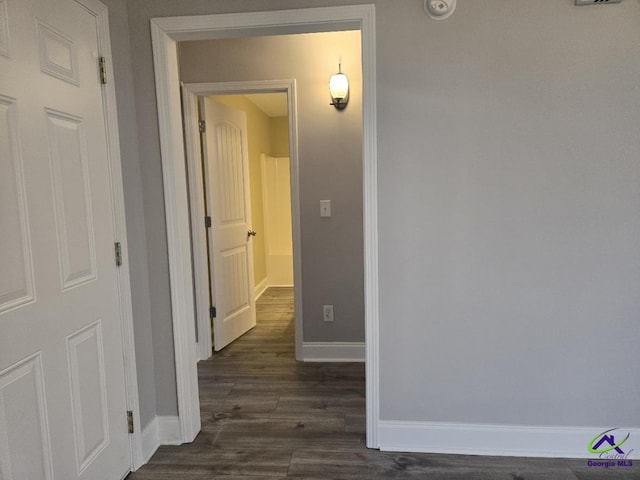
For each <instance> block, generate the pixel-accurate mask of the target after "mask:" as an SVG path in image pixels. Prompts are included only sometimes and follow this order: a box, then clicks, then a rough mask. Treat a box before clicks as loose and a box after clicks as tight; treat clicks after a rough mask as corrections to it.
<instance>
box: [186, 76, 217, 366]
mask: <svg viewBox="0 0 640 480" xmlns="http://www.w3.org/2000/svg"><path fill="white" fill-rule="evenodd" d="M192 96H193V95H191V93H190V92H189V91H188V90H187V89H185V88H184V85H183V89H182V108H183V116H184V118H183V123H184V132H185V140H186V141H185V150H186V156H187V181H188V182H189V208H190V218H191V222H190V223H191V242H192V248H193V255H192V256H191V265H192V267H193V282H194V285H193V288H194V294H195V307H194V308H195V314H196V322H197V325H198V334H197V339H196V343H197V347H196V348H197V355H198V360H206V359H208V358H209V357H211V355H212V353H213V344H212V341H211V318H210V316H209V307H210V298H211V297H210V294H209V267H208V264H207V262H201V261H198V260H197V259H200V258H207V231H206V228H205V227H204V217H205V208H204V193H203V191H202V185H203V173H202V168H201V167H202V153H201V146H200V130H199V126H198V120H199V115H198V103H197V99H195V102H194V101H192V98H191V97H192Z"/></svg>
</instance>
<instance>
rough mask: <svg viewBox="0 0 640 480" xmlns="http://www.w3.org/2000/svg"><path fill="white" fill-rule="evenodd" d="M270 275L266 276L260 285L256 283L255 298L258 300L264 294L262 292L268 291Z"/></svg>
mask: <svg viewBox="0 0 640 480" xmlns="http://www.w3.org/2000/svg"><path fill="white" fill-rule="evenodd" d="M269 287H270V285H269V277H265V278H264V279H263V280H262V281H261V282H260V283H258V285H256V287H255V290H254V291H255V298H256V302H257V301H258V299H259V298H260V297H261V296H262V294H263V293H264V292H266V291H267V288H269Z"/></svg>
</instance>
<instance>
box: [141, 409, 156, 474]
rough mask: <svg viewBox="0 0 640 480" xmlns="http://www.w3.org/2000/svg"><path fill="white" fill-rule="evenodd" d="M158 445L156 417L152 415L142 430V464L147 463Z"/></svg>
mask: <svg viewBox="0 0 640 480" xmlns="http://www.w3.org/2000/svg"><path fill="white" fill-rule="evenodd" d="M159 446H160V437H158V417H153V420H151V421H150V422H149V423H148V424H147V426H146V427H144V430H142V460H143V464H144V463H147V462H148V461H149V460H150V459H151V457H152V456H153V454H154V453H156V450H158V447H159Z"/></svg>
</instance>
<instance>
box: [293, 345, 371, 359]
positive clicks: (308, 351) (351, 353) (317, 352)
mask: <svg viewBox="0 0 640 480" xmlns="http://www.w3.org/2000/svg"><path fill="white" fill-rule="evenodd" d="M365 355H366V354H365V344H364V342H327V343H324V342H304V343H303V344H302V361H303V362H364V360H365Z"/></svg>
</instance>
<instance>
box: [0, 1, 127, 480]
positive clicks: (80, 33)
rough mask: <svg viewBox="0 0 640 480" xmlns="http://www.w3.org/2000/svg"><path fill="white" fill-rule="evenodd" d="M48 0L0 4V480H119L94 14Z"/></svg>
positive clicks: (113, 144) (113, 289)
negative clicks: (57, 479)
mask: <svg viewBox="0 0 640 480" xmlns="http://www.w3.org/2000/svg"><path fill="white" fill-rule="evenodd" d="M52 3H53V2H52V1H51V0H47V1H45V0H29V2H28V4H27V2H26V1H25V0H3V1H0V25H2V26H3V27H4V28H2V29H0V30H1V34H0V72H2V73H1V74H0V172H1V175H0V229H1V230H0V231H1V232H2V233H1V235H0V272H1V274H0V478H2V479H3V480H17V479H30V480H31V479H33V480H39V479H47V480H48V479H52V478H64V479H87V480H88V479H92V480H93V479H113V478H123V476H124V475H125V474H126V473H127V472H128V471H129V470H130V468H131V466H132V459H131V445H130V438H129V435H128V433H127V419H126V410H127V409H128V408H131V407H129V405H130V404H131V400H132V398H131V397H130V396H128V392H127V389H126V382H130V383H131V382H132V383H133V384H134V385H135V366H134V365H133V372H134V373H133V375H130V371H129V369H130V368H131V367H132V365H131V364H129V365H127V369H128V370H127V371H128V376H126V377H125V365H124V359H125V357H128V356H129V355H131V353H132V351H133V350H132V345H131V344H128V345H127V348H126V349H125V348H123V338H124V339H127V340H132V338H130V337H129V334H130V333H131V331H130V328H131V324H130V319H131V318H130V316H127V311H128V312H130V297H129V296H128V294H129V292H128V290H129V284H128V278H127V280H126V281H123V278H122V277H123V273H122V272H119V271H118V268H117V267H116V265H115V258H114V243H115V241H116V239H117V238H118V237H119V235H122V234H123V232H124V226H123V225H124V223H123V206H122V184H121V178H120V170H119V163H118V162H117V161H115V160H117V148H118V142H117V134H115V133H114V132H113V129H114V128H116V127H117V125H115V111H114V110H113V106H114V105H113V100H114V96H113V94H114V91H113V89H112V87H109V89H106V88H105V87H104V86H103V85H101V83H100V78H99V75H98V59H99V56H100V54H101V53H102V54H103V55H105V56H106V57H108V58H110V52H109V51H108V50H109V47H108V45H107V47H106V50H107V52H106V53H105V45H104V44H105V39H106V43H107V44H108V29H107V27H106V9H105V7H104V6H103V5H102V4H100V3H99V2H97V1H95V0H79V1H72V0H55V5H52ZM114 150H115V151H114ZM114 157H115V158H114ZM121 241H122V243H123V244H124V246H125V252H126V243H125V241H124V239H121ZM124 273H125V274H126V276H127V277H128V271H127V270H126V268H125V272H124ZM125 317H127V318H125ZM129 360H132V359H131V358H129ZM134 400H135V402H137V396H135V397H134ZM136 410H137V408H136Z"/></svg>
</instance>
